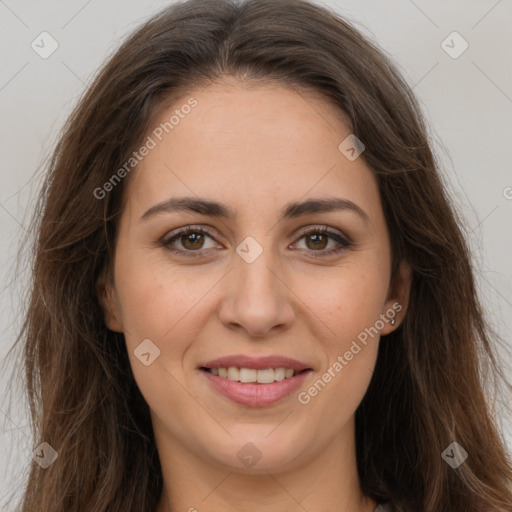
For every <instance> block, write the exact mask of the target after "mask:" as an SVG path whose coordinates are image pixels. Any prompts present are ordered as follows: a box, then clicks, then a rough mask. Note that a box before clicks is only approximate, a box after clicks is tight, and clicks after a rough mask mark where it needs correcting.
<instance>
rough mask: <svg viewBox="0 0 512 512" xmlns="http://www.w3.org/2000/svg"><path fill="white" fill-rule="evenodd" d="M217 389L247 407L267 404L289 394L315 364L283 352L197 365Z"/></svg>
mask: <svg viewBox="0 0 512 512" xmlns="http://www.w3.org/2000/svg"><path fill="white" fill-rule="evenodd" d="M198 370H199V372H200V373H201V374H202V375H203V376H204V377H205V378H206V382H207V383H208V384H209V385H210V387H211V389H213V390H214V391H215V392H216V393H218V394H220V395H222V396H223V397H225V398H228V399H229V400H231V401H232V402H235V403H237V404H240V405H245V406H247V407H265V406H269V405H272V404H275V403H276V402H280V401H282V400H284V399H286V398H289V397H290V396H291V395H292V394H293V393H294V392H295V391H297V390H298V389H299V388H300V387H301V386H302V385H303V383H304V381H305V379H307V377H308V376H309V375H310V374H312V373H313V372H314V370H313V368H312V367H310V366H308V365H306V364H304V363H301V362H300V361H297V360H295V359H290V358H286V357H280V356H268V357H260V358H251V357H246V356H228V357H222V358H219V359H216V360H214V361H209V362H206V363H204V364H201V365H200V366H199V367H198Z"/></svg>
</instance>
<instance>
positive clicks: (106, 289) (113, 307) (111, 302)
mask: <svg viewBox="0 0 512 512" xmlns="http://www.w3.org/2000/svg"><path fill="white" fill-rule="evenodd" d="M96 296H97V297H98V303H99V305H100V306H101V309H102V310H103V316H104V319H105V325H106V326H107V327H108V328H109V329H110V330H111V331H115V332H123V324H122V322H121V315H120V308H119V302H118V300H117V294H116V293H115V286H114V283H113V282H112V279H110V278H109V276H108V275H107V270H106V268H104V269H103V271H102V272H101V274H100V276H99V277H98V279H97V281H96Z"/></svg>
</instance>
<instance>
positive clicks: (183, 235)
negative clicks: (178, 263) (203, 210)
mask: <svg viewBox="0 0 512 512" xmlns="http://www.w3.org/2000/svg"><path fill="white" fill-rule="evenodd" d="M207 238H210V239H212V240H213V237H212V235H210V233H209V232H208V231H206V230H204V229H202V228H195V227H193V226H189V227H187V228H185V229H181V230H179V231H178V232H174V233H171V234H170V235H168V236H166V237H165V238H164V239H163V240H162V241H161V244H162V245H163V246H164V247H165V248H166V249H168V250H169V251H171V252H174V253H177V254H180V255H183V256H190V257H195V256H201V254H202V252H203V251H206V250H208V249H211V248H212V247H206V248H205V247H204V244H205V241H206V239H207ZM175 244H178V247H177V248H176V247H175ZM180 245H181V247H179V246H180ZM193 253H197V254H193Z"/></svg>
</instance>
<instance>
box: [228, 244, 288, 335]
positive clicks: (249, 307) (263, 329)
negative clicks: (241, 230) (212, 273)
mask: <svg viewBox="0 0 512 512" xmlns="http://www.w3.org/2000/svg"><path fill="white" fill-rule="evenodd" d="M271 256H272V255H271V251H263V252H262V253H261V254H260V255H259V256H258V258H256V260H254V261H252V262H251V263H248V262H247V261H245V260H244V259H243V258H242V257H239V256H238V255H236V256H235V258H236V259H235V263H234V268H233V270H232V271H231V272H229V274H228V276H227V284H226V285H225V286H226V289H225V291H224V296H223V299H222V303H221V305H220V308H219V319H220V321H221V322H222V323H223V324H224V325H225V326H226V327H227V328H229V329H236V330H240V331H242V330H244V331H246V335H247V336H250V337H251V338H263V337H268V336H269V335H270V333H271V332H272V330H276V331H277V330H281V331H282V330H286V329H287V328H289V326H290V325H291V323H292V321H293V319H294V317H295V311H294V308H293V305H292V300H291V299H292V297H293V293H292V291H291V290H290V288H289V287H288V286H287V284H286V282H285V279H284V275H283V273H282V272H280V271H279V266H278V265H276V264H275V262H274V261H273V259H272V257H271Z"/></svg>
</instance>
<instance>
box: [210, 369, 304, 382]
mask: <svg viewBox="0 0 512 512" xmlns="http://www.w3.org/2000/svg"><path fill="white" fill-rule="evenodd" d="M209 371H210V372H211V373H212V374H213V375H218V376H219V377H224V378H227V379H229V380H232V381H234V382H245V383H250V382H258V383H260V384H272V382H276V381H281V380H284V379H289V378H290V377H293V376H294V375H295V374H296V372H295V371H294V370H292V369H291V368H265V369H264V370H255V369H254V368H237V367H236V366H230V367H229V368H211V369H210V370H209ZM297 373H298V372H297Z"/></svg>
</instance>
